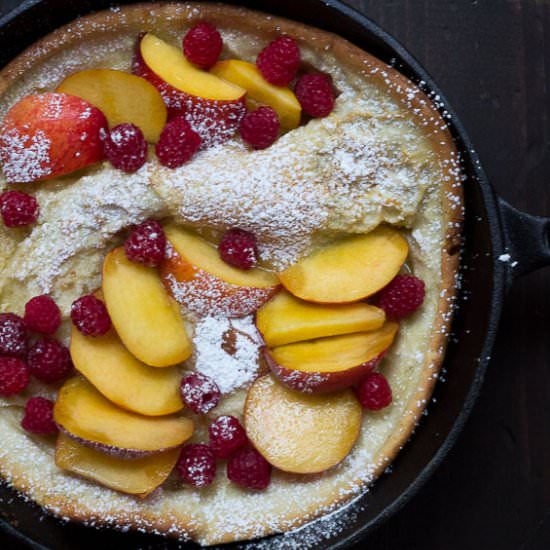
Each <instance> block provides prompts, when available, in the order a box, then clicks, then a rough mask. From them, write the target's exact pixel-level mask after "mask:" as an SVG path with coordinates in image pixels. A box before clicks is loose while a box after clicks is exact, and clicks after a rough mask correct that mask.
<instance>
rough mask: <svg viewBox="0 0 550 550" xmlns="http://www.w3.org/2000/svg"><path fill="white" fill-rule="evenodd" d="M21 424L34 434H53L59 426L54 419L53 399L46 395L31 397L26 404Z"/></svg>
mask: <svg viewBox="0 0 550 550" xmlns="http://www.w3.org/2000/svg"><path fill="white" fill-rule="evenodd" d="M21 426H22V427H23V428H24V429H25V430H27V431H28V432H31V433H33V434H40V435H53V434H55V433H57V426H56V424H55V422H54V420H53V401H50V400H49V399H46V398H45V397H31V398H30V399H29V400H28V401H27V404H26V405H25V416H23V420H21Z"/></svg>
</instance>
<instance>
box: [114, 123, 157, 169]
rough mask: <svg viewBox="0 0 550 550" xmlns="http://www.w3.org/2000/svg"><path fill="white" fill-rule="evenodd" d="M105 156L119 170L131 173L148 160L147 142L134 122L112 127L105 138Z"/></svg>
mask: <svg viewBox="0 0 550 550" xmlns="http://www.w3.org/2000/svg"><path fill="white" fill-rule="evenodd" d="M103 147H104V150H105V156H106V157H107V159H108V160H109V161H110V163H111V164H112V165H113V166H114V167H115V168H118V169H119V170H122V171H123V172H126V173H128V174H131V173H132V172H136V171H137V170H139V169H140V168H141V167H142V166H143V165H144V164H145V161H146V160H147V142H146V141H145V138H144V137H143V132H142V131H141V130H140V129H139V128H138V127H137V126H135V125H134V124H130V123H124V124H119V125H118V126H115V127H114V128H111V131H110V133H109V134H105V137H104V138H103Z"/></svg>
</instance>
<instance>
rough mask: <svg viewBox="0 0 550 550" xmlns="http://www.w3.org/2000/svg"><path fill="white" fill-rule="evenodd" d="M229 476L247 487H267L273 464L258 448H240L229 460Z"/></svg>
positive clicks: (260, 488)
mask: <svg viewBox="0 0 550 550" xmlns="http://www.w3.org/2000/svg"><path fill="white" fill-rule="evenodd" d="M227 477H228V478H229V479H230V480H231V481H232V482H233V483H236V484H237V485H240V486H241V487H246V488H247V489H258V490H262V489H266V488H267V486H268V485H269V483H270V481H271V465H270V464H269V462H268V461H267V460H266V459H265V458H264V457H263V456H262V455H261V454H260V453H259V452H258V451H256V449H240V450H239V451H237V452H236V453H235V454H234V455H232V456H231V458H230V459H229V460H228V462H227Z"/></svg>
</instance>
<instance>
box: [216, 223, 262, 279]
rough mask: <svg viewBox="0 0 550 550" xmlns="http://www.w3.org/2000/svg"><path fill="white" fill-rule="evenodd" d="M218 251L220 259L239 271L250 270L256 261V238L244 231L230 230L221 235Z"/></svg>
mask: <svg viewBox="0 0 550 550" xmlns="http://www.w3.org/2000/svg"><path fill="white" fill-rule="evenodd" d="M218 251H219V253H220V257H221V259H222V260H223V261H224V262H225V263H227V264H229V265H232V266H233V267H238V268H239V269H252V268H253V267H255V266H256V263H257V261H258V247H257V244H256V237H255V236H254V234H253V233H251V232H250V231H245V230H244V229H238V228H235V229H230V230H229V231H226V232H225V233H224V234H223V237H222V238H221V241H220V244H219V245H218Z"/></svg>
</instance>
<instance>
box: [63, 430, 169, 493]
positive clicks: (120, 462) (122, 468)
mask: <svg viewBox="0 0 550 550" xmlns="http://www.w3.org/2000/svg"><path fill="white" fill-rule="evenodd" d="M178 456H179V449H178V448H176V449H171V450H169V451H165V452H158V453H154V454H151V455H147V456H144V457H141V458H132V460H127V459H125V458H119V457H116V456H111V455H109V454H107V453H104V452H103V451H97V450H94V449H90V448H89V447H85V446H83V445H80V444H79V443H77V442H76V441H74V439H72V438H70V437H68V436H67V435H65V434H63V433H60V434H59V437H58V438H57V445H56V448H55V463H56V465H57V466H58V467H59V468H63V469H64V470H68V471H69V472H72V473H74V474H77V475H79V476H82V477H85V478H87V479H91V480H92V481H95V482H97V483H101V485H105V486H106V487H110V488H111V489H114V490H115V491H121V492H123V493H128V494H130V495H137V496H138V497H140V498H145V497H146V496H147V495H148V494H149V493H151V492H152V491H153V490H154V489H156V488H157V487H158V486H159V485H161V484H162V483H163V482H164V481H165V480H166V478H167V477H168V476H169V475H170V473H171V472H172V470H173V469H174V466H175V464H176V461H177V459H178Z"/></svg>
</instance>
